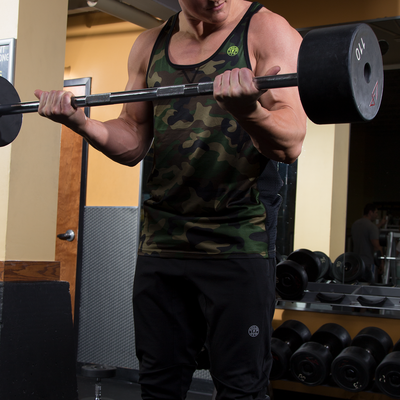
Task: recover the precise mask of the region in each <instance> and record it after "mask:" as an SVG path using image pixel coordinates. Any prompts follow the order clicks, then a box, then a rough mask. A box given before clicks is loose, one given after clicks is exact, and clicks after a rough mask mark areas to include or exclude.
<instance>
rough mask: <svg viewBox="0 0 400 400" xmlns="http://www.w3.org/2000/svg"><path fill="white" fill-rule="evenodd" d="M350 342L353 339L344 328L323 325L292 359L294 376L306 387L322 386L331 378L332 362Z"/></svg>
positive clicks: (331, 324) (330, 324)
mask: <svg viewBox="0 0 400 400" xmlns="http://www.w3.org/2000/svg"><path fill="white" fill-rule="evenodd" d="M350 342H351V337H350V335H349V333H348V332H347V330H346V329H345V328H343V327H342V326H340V325H338V324H334V323H328V324H325V325H322V326H321V327H320V328H319V329H318V330H317V331H316V332H315V333H314V334H313V335H312V336H311V339H310V341H309V342H307V343H304V344H303V345H302V346H300V348H299V349H298V350H297V351H296V352H295V353H294V354H293V356H292V357H291V359H290V370H291V372H292V374H293V376H294V377H295V379H296V380H298V381H299V382H301V383H303V384H304V385H308V386H318V385H322V384H323V383H324V382H326V381H327V380H328V378H329V376H330V371H331V363H332V361H333V360H334V358H335V357H336V356H337V355H338V354H340V352H341V351H342V350H343V349H344V348H345V347H347V346H349V344H350Z"/></svg>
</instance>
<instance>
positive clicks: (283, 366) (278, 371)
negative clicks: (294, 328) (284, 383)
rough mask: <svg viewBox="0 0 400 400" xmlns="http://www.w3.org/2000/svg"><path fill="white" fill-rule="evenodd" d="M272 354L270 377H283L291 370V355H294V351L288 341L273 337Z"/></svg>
mask: <svg viewBox="0 0 400 400" xmlns="http://www.w3.org/2000/svg"><path fill="white" fill-rule="evenodd" d="M271 354H272V368H271V372H270V374H269V379H272V380H279V379H282V378H283V377H284V376H285V375H286V374H287V372H288V371H289V367H290V357H291V356H292V354H293V352H292V351H291V349H290V347H289V345H288V344H287V343H285V342H283V341H282V340H280V339H278V338H275V337H273V338H272V339H271Z"/></svg>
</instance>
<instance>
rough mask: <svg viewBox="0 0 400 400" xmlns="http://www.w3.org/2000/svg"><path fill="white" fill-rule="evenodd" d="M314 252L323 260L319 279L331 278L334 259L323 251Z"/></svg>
mask: <svg viewBox="0 0 400 400" xmlns="http://www.w3.org/2000/svg"><path fill="white" fill-rule="evenodd" d="M314 254H315V255H316V256H317V257H318V258H319V260H320V261H321V271H320V276H319V278H318V279H330V278H331V276H330V274H331V270H332V265H333V263H332V260H331V259H330V258H329V256H328V255H326V254H325V253H324V252H322V251H314Z"/></svg>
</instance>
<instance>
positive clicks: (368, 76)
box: [364, 63, 372, 83]
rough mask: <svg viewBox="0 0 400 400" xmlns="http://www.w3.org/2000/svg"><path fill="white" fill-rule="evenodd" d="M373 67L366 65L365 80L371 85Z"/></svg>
mask: <svg viewBox="0 0 400 400" xmlns="http://www.w3.org/2000/svg"><path fill="white" fill-rule="evenodd" d="M371 72H372V71H371V65H369V63H366V64H365V65H364V79H365V82H367V83H369V82H370V80H371Z"/></svg>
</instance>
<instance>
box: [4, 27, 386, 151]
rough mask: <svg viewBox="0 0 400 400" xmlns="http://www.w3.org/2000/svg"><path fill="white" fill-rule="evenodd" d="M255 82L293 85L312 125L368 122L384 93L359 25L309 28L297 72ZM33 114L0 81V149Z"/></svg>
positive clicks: (123, 99) (86, 103)
mask: <svg viewBox="0 0 400 400" xmlns="http://www.w3.org/2000/svg"><path fill="white" fill-rule="evenodd" d="M254 83H255V85H256V86H257V88H258V89H260V90H268V89H275V88H285V87H293V86H297V87H298V91H299V95H300V100H301V103H302V105H303V108H304V111H305V112H306V114H307V116H308V117H309V118H310V120H311V121H313V122H314V123H316V124H336V123H351V122H367V121H371V120H372V119H373V118H375V116H376V114H377V113H378V111H379V107H380V104H381V101H382V94H383V62H382V54H381V51H380V46H379V42H378V40H377V38H376V36H375V34H374V32H373V30H372V29H371V28H370V27H369V26H368V25H367V24H364V23H359V24H349V25H341V26H332V27H325V28H318V29H313V30H311V31H309V32H308V33H307V34H306V35H305V37H304V39H303V41H302V44H301V46H300V50H299V54H298V60H297V73H292V74H281V75H273V76H262V77H256V78H254ZM212 93H213V82H212V81H210V82H200V83H194V84H183V85H176V86H166V87H153V88H145V89H140V90H132V91H125V92H115V93H103V94H93V95H88V96H78V97H73V99H72V105H73V106H74V107H75V108H77V107H93V106H104V105H111V104H120V103H129V102H137V101H154V100H157V99H160V98H180V97H193V96H201V95H207V94H212ZM38 109H39V102H38V101H35V102H27V103H21V102H20V98H19V95H18V93H17V91H16V90H15V88H14V87H13V85H12V84H11V83H9V82H8V81H7V80H6V79H4V78H1V77H0V147H2V146H7V145H8V144H10V143H11V142H12V141H13V140H14V139H15V138H16V137H17V136H18V133H19V131H20V129H21V125H22V114H24V113H32V112H37V111H38Z"/></svg>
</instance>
